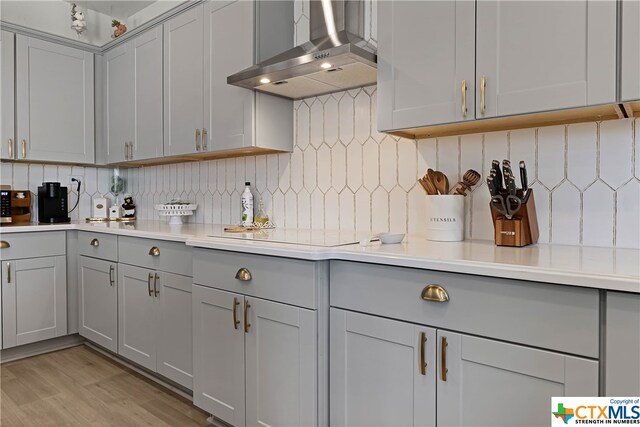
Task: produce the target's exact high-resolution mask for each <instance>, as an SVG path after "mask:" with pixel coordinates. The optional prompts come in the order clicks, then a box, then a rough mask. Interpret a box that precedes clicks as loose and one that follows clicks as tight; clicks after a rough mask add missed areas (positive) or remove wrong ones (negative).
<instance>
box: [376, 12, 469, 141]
mask: <svg viewBox="0 0 640 427" xmlns="http://www.w3.org/2000/svg"><path fill="white" fill-rule="evenodd" d="M378 21H379V24H378V40H379V41H378V128H379V129H381V130H391V129H403V128H410V127H416V126H426V125H433V124H439V123H450V122H457V121H463V120H473V119H474V118H475V115H474V112H475V108H474V88H475V85H474V82H475V71H474V67H475V46H474V40H475V34H474V29H475V4H474V2H470V1H466V0H461V1H425V2H421V1H418V2H414V1H381V2H379V3H378Z"/></svg>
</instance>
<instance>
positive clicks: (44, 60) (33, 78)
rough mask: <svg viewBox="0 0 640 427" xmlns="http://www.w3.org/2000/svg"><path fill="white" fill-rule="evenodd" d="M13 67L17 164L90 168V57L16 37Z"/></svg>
mask: <svg viewBox="0 0 640 427" xmlns="http://www.w3.org/2000/svg"><path fill="white" fill-rule="evenodd" d="M16 63H17V64H16V105H17V108H16V115H17V117H16V119H17V120H16V123H17V135H16V136H17V141H16V142H17V144H16V148H17V150H16V151H17V152H16V158H17V159H26V160H41V161H49V162H71V163H93V162H94V103H93V102H94V83H93V78H94V76H93V54H92V53H89V52H85V51H83V50H79V49H75V48H71V47H68V46H62V45H58V44H54V43H50V42H46V41H42V40H38V39H34V38H31V37H26V36H22V35H18V36H17V37H16Z"/></svg>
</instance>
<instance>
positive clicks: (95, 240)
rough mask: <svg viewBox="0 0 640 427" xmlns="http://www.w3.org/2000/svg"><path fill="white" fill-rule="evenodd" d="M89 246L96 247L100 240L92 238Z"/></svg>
mask: <svg viewBox="0 0 640 427" xmlns="http://www.w3.org/2000/svg"><path fill="white" fill-rule="evenodd" d="M89 244H90V245H91V246H93V247H94V248H97V247H98V246H100V240H98V239H92V240H91V242H90V243H89Z"/></svg>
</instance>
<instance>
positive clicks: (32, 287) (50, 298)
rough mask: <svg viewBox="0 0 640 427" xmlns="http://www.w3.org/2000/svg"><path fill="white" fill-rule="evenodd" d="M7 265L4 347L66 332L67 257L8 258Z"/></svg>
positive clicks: (4, 264)
mask: <svg viewBox="0 0 640 427" xmlns="http://www.w3.org/2000/svg"><path fill="white" fill-rule="evenodd" d="M8 264H10V266H9V265H8ZM3 267H4V268H3V277H2V316H3V319H2V327H3V333H2V339H3V348H9V347H15V346H17V345H22V344H29V343H32V342H36V341H42V340H46V339H49V338H55V337H59V336H62V335H66V333H67V275H66V257H64V256H55V257H46V258H32V259H23V260H16V261H5V262H3ZM9 269H10V270H11V273H10V274H9V272H8V270H9ZM9 276H10V277H9ZM9 279H10V280H9Z"/></svg>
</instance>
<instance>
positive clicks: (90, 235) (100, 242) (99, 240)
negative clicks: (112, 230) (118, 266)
mask: <svg viewBox="0 0 640 427" xmlns="http://www.w3.org/2000/svg"><path fill="white" fill-rule="evenodd" d="M78 252H79V253H80V255H85V256H90V257H93V258H99V259H104V260H108V261H117V260H118V236H116V235H115V234H105V233H94V232H90V231H79V232H78Z"/></svg>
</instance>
